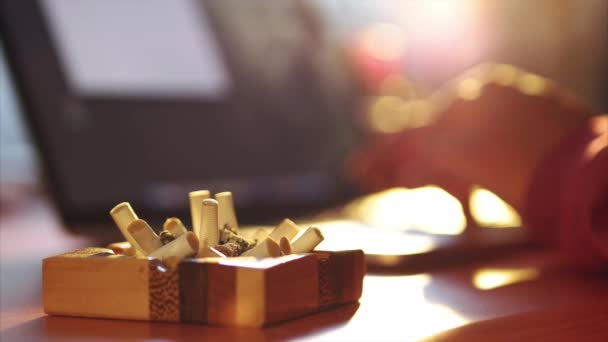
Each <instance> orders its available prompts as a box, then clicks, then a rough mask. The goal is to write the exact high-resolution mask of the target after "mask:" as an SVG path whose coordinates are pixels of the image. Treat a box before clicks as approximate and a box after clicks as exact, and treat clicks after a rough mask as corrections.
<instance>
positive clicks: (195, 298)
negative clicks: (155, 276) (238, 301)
mask: <svg viewBox="0 0 608 342" xmlns="http://www.w3.org/2000/svg"><path fill="white" fill-rule="evenodd" d="M178 273H179V280H180V281H179V293H180V298H179V304H180V321H181V322H184V323H198V324H207V307H208V300H207V298H208V297H207V283H208V279H209V278H208V275H207V274H208V265H207V264H205V263H203V262H200V261H199V260H196V259H185V260H182V261H181V262H180V263H179V265H178Z"/></svg>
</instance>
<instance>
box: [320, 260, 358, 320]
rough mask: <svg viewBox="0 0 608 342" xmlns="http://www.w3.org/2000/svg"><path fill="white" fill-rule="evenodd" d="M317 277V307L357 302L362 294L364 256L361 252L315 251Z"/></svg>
mask: <svg viewBox="0 0 608 342" xmlns="http://www.w3.org/2000/svg"><path fill="white" fill-rule="evenodd" d="M314 255H315V256H316V257H317V261H318V265H319V266H318V268H319V276H318V288H319V307H320V308H321V309H327V308H329V307H331V306H334V305H337V304H344V303H351V302H355V301H357V300H358V299H359V298H360V297H361V294H362V292H363V282H362V279H363V277H364V276H365V255H364V254H363V252H362V251H344V252H323V251H318V252H317V251H315V252H314Z"/></svg>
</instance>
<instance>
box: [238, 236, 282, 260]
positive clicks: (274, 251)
mask: <svg viewBox="0 0 608 342" xmlns="http://www.w3.org/2000/svg"><path fill="white" fill-rule="evenodd" d="M241 256H244V257H256V258H267V257H278V256H281V246H279V244H278V243H277V242H276V241H275V240H273V239H272V238H267V239H266V240H264V241H262V243H258V244H257V245H256V246H255V247H253V248H252V249H250V250H248V251H246V252H245V253H243V254H241Z"/></svg>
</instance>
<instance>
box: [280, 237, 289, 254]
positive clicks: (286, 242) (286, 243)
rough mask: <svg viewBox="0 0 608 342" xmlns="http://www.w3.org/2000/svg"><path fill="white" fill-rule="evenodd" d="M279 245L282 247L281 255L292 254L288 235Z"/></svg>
mask: <svg viewBox="0 0 608 342" xmlns="http://www.w3.org/2000/svg"><path fill="white" fill-rule="evenodd" d="M279 247H281V255H289V254H291V242H289V240H288V239H287V238H286V237H284V236H283V237H282V238H281V240H280V241H279Z"/></svg>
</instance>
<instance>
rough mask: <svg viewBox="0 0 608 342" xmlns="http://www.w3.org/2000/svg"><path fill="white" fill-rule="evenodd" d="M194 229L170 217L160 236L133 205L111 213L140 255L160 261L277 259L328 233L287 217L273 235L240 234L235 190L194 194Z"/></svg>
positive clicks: (191, 196) (120, 206)
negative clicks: (235, 207) (231, 258)
mask: <svg viewBox="0 0 608 342" xmlns="http://www.w3.org/2000/svg"><path fill="white" fill-rule="evenodd" d="M189 199H190V213H191V216H192V230H191V231H189V230H188V229H187V228H186V227H185V226H184V224H183V223H182V221H181V220H180V219H179V218H177V217H171V218H168V219H167V220H166V221H165V223H164V224H163V230H162V231H160V232H159V233H158V234H157V233H156V232H155V231H154V230H153V229H152V228H151V227H150V225H149V224H148V223H147V222H146V221H144V220H142V219H139V218H138V217H137V215H136V214H135V212H134V211H133V208H132V207H131V205H130V204H129V203H127V202H122V203H119V204H118V205H116V206H115V207H114V208H112V210H111V211H110V215H111V216H112V218H113V219H114V222H115V223H116V225H117V226H118V228H119V229H120V231H121V233H122V234H123V236H124V237H125V239H126V240H127V241H128V242H129V243H130V245H131V246H132V247H133V248H134V250H135V253H136V254H137V255H143V256H148V257H154V258H158V259H162V260H165V259H169V258H171V259H173V260H176V259H177V260H179V259H181V258H189V257H195V258H208V257H219V258H226V257H239V256H242V257H257V258H266V257H278V256H281V255H288V254H299V253H308V252H311V251H312V250H313V249H314V248H315V247H316V246H317V245H318V244H319V243H321V241H323V234H321V231H320V230H319V229H318V228H316V227H310V228H307V229H306V230H303V231H301V230H300V228H299V227H298V226H297V225H296V224H295V223H294V222H293V221H291V220H289V219H285V220H283V221H282V222H281V223H280V224H279V225H278V226H276V227H275V228H274V230H272V231H271V232H270V233H267V231H266V230H264V229H262V228H260V229H258V230H257V231H256V232H255V234H254V235H253V237H252V238H250V239H249V238H245V237H243V236H241V235H240V234H239V226H238V223H237V219H236V213H235V210H234V201H233V197H232V193H230V192H221V193H217V194H215V199H212V198H211V193H210V192H209V191H207V190H198V191H193V192H191V193H189Z"/></svg>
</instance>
